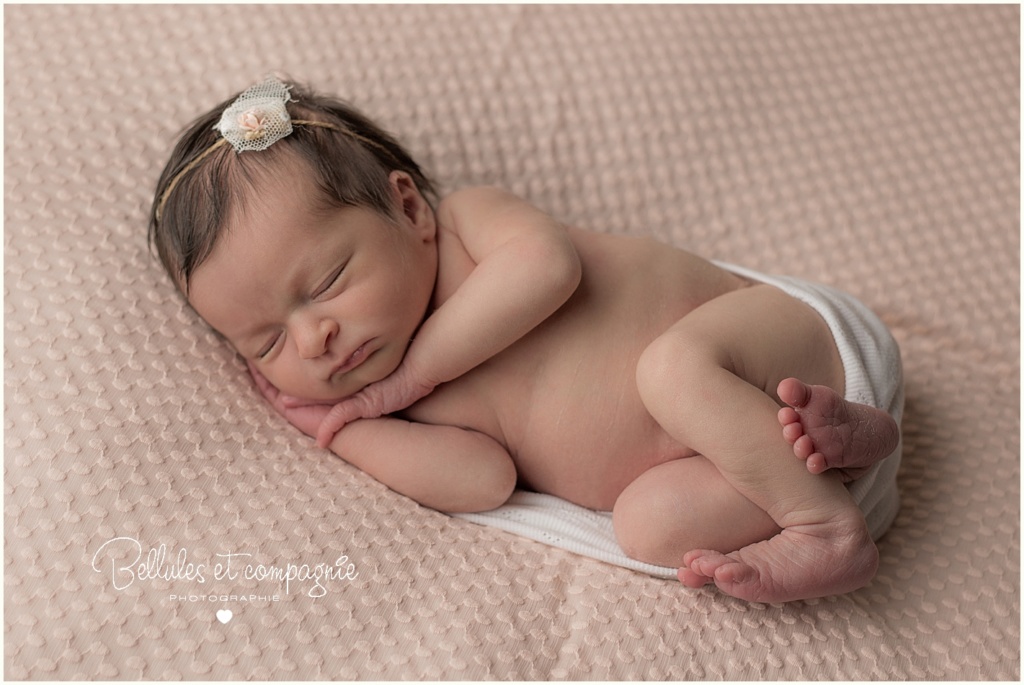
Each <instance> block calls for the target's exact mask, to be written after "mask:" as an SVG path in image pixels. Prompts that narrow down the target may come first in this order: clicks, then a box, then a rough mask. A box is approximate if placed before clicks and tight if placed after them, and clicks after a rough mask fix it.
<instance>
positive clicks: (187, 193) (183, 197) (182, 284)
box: [149, 82, 436, 295]
mask: <svg viewBox="0 0 1024 685" xmlns="http://www.w3.org/2000/svg"><path fill="white" fill-rule="evenodd" d="M283 85H284V87H285V88H287V89H288V96H289V97H290V101H288V102H287V104H286V107H287V111H288V114H289V115H290V117H291V119H292V121H293V122H307V123H300V124H297V125H295V126H293V130H292V132H291V134H290V135H287V136H286V137H284V138H281V139H280V140H278V141H276V142H275V143H274V144H272V145H271V146H270V147H268V148H267V149H265V150H262V151H258V152H252V151H249V152H244V153H242V152H236V151H235V150H234V149H233V148H232V146H231V145H228V144H224V142H222V141H224V137H223V136H222V135H221V134H220V133H218V132H217V130H215V125H217V124H218V122H220V120H221V117H222V116H223V114H224V111H225V110H226V109H228V108H229V107H230V106H231V105H232V104H233V103H234V102H235V101H236V100H237V99H238V98H239V96H240V95H241V93H239V94H236V95H235V96H233V97H231V98H229V99H228V100H225V101H224V102H222V103H221V104H219V105H217V106H216V107H214V108H213V109H212V110H210V111H209V112H207V113H206V114H204V115H202V116H200V117H199V118H198V119H196V120H195V121H193V122H192V123H191V124H190V125H189V126H188V127H187V129H186V130H185V133H184V134H182V136H181V138H180V140H179V141H178V144H177V145H176V146H175V148H174V151H173V152H172V153H171V158H170V160H169V161H168V162H167V166H166V167H164V171H163V173H162V174H161V175H160V180H159V182H158V183H157V188H156V197H155V198H154V202H153V207H152V211H151V213H150V223H149V238H150V242H151V243H152V244H154V245H155V246H156V250H157V254H158V255H159V256H160V260H161V262H163V265H164V268H165V269H167V272H168V273H169V274H170V276H171V278H172V279H173V280H174V282H175V284H176V285H178V287H179V288H180V289H181V290H182V291H183V292H184V293H185V294H186V295H187V294H188V288H189V281H190V279H191V276H192V273H193V272H194V271H195V270H196V269H197V268H198V267H199V266H200V265H201V264H202V263H203V261H204V260H205V259H206V258H207V257H208V256H209V254H210V251H211V250H212V249H213V246H214V244H215V243H216V242H217V238H218V237H219V236H220V234H221V233H222V232H223V231H224V229H225V227H226V225H227V223H228V219H229V218H230V216H231V214H232V212H233V211H236V210H238V208H240V207H242V206H244V205H245V203H246V202H247V200H248V199H250V198H251V196H252V195H253V194H254V193H255V192H258V190H259V186H260V183H261V182H262V181H265V180H266V179H268V178H270V177H272V176H274V175H275V174H276V173H277V172H278V169H279V167H280V166H281V160H282V158H284V157H293V158H295V157H297V158H299V159H301V160H302V162H303V163H304V164H306V165H308V168H309V170H310V171H311V172H312V175H313V180H314V181H315V183H316V185H317V189H318V190H319V191H320V193H319V200H320V201H321V202H323V203H324V205H325V206H327V207H339V208H340V207H365V208H367V209H372V210H374V211H377V212H380V213H381V214H391V213H392V212H393V211H394V210H395V208H394V206H393V197H392V194H391V192H390V191H389V188H388V176H389V175H390V173H391V172H392V171H396V170H398V171H404V172H406V173H407V174H409V176H410V177H411V178H412V180H413V181H414V182H415V184H416V187H417V188H418V189H419V191H420V193H421V194H422V195H424V196H425V197H426V198H427V199H428V200H430V201H433V200H435V199H436V193H435V190H434V186H433V184H432V183H431V181H430V179H429V178H428V177H427V176H426V174H424V172H423V171H422V170H421V169H420V167H419V165H418V164H417V163H416V162H415V161H414V160H413V159H412V157H411V156H410V155H409V154H408V153H407V152H406V151H405V149H403V148H402V146H401V145H400V144H399V143H398V142H397V141H396V140H395V139H394V138H393V137H392V136H390V135H389V134H388V133H386V132H385V131H383V130H382V129H380V128H379V127H378V126H377V125H376V124H374V123H373V122H372V121H371V120H370V119H368V118H367V117H365V116H364V115H363V114H361V113H360V112H358V111H356V110H355V109H354V108H352V107H350V106H349V105H347V104H345V103H344V102H342V101H341V100H338V99H335V98H332V97H329V96H325V95H321V94H318V93H314V92H313V91H312V90H310V89H308V88H306V87H304V86H302V85H299V84H296V83H293V82H285V83H284V84H283ZM311 124H320V125H311ZM197 160H198V162H197Z"/></svg>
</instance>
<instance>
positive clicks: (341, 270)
mask: <svg viewBox="0 0 1024 685" xmlns="http://www.w3.org/2000/svg"><path fill="white" fill-rule="evenodd" d="M346 266H348V263H347V262H346V263H345V264H342V265H341V266H340V267H338V270H337V271H335V272H334V275H332V276H331V277H330V278H329V279H328V281H327V283H325V284H324V286H323V287H322V288H319V289H318V290H317V291H316V292H315V293H314V294H313V298H314V299H316V298H318V297H320V296H322V295H323V294H324V293H326V292H327V291H328V290H330V289H331V286H333V285H334V284H335V283H337V282H338V279H339V278H341V274H342V273H344V271H345V267H346ZM280 339H281V334H280V333H279V334H278V335H277V336H276V337H275V338H274V340H273V341H272V342H271V343H270V345H268V346H267V347H266V348H264V349H263V351H262V352H258V353H257V354H256V358H257V359H266V358H267V356H268V355H269V354H270V353H271V352H273V351H274V348H275V347H277V341H278V340H280Z"/></svg>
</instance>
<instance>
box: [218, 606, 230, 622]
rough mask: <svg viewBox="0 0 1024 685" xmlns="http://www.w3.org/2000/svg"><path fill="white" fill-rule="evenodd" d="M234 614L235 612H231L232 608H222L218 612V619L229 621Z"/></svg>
mask: <svg viewBox="0 0 1024 685" xmlns="http://www.w3.org/2000/svg"><path fill="white" fill-rule="evenodd" d="M232 616H234V614H233V613H231V609H221V610H220V611H218V612H217V620H218V621H220V622H221V623H227V622H228V621H230V620H231V617H232Z"/></svg>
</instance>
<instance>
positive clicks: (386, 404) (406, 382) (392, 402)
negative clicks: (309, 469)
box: [316, 363, 437, 447]
mask: <svg viewBox="0 0 1024 685" xmlns="http://www.w3.org/2000/svg"><path fill="white" fill-rule="evenodd" d="M435 387H437V383H434V382H431V381H427V380H425V379H424V378H423V377H422V376H421V375H419V374H417V373H415V372H414V371H412V370H411V369H410V367H409V365H408V364H405V363H403V364H401V365H400V366H399V367H398V368H397V369H395V371H394V372H393V373H392V374H391V375H390V376H388V377H387V378H384V379H383V380H380V381H377V382H376V383H371V384H370V385H368V386H366V387H365V388H363V389H362V390H360V391H359V392H357V393H356V394H355V395H352V396H351V397H347V398H345V399H343V400H341V401H340V402H338V403H337V404H335V405H334V407H332V408H331V410H330V412H329V413H328V414H327V415H326V416H325V417H324V420H323V422H322V423H321V424H320V428H319V430H317V432H316V444H317V445H319V446H320V447H327V446H328V445H330V444H331V440H333V439H334V435H335V433H337V432H338V431H340V430H341V429H342V428H344V427H345V424H347V423H350V422H352V421H355V420H356V419H375V418H378V417H380V416H384V415H385V414H390V413H392V412H396V411H401V410H402V409H405V408H406V407H408V406H410V405H412V404H414V403H415V402H416V401H417V400H420V399H422V398H424V397H426V396H427V395H429V394H430V393H431V391H433V389H434V388H435Z"/></svg>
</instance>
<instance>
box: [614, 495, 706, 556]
mask: <svg viewBox="0 0 1024 685" xmlns="http://www.w3.org/2000/svg"><path fill="white" fill-rule="evenodd" d="M649 495H653V496H649ZM677 507H678V502H671V501H668V499H667V498H665V497H659V496H658V494H657V493H647V494H645V496H643V497H638V496H635V493H630V492H624V493H623V495H622V496H620V497H619V499H618V501H616V503H615V509H614V511H613V512H612V525H613V527H614V529H615V539H616V541H618V543H619V546H620V547H621V548H622V551H623V552H625V553H626V556H628V557H629V558H630V559H635V560H637V561H642V562H645V563H648V564H655V565H657V566H668V567H679V566H681V565H682V563H683V555H684V554H686V552H688V551H689V550H690V549H691V548H690V547H687V546H686V545H687V544H688V542H687V541H685V540H681V539H678V537H679V536H678V535H673V533H678V531H679V527H678V525H677V524H678V519H679V511H678V508H677ZM673 538H676V539H673ZM683 547H686V548H685V549H683Z"/></svg>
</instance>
